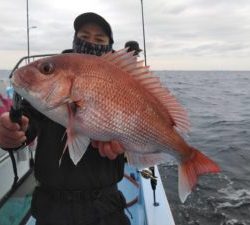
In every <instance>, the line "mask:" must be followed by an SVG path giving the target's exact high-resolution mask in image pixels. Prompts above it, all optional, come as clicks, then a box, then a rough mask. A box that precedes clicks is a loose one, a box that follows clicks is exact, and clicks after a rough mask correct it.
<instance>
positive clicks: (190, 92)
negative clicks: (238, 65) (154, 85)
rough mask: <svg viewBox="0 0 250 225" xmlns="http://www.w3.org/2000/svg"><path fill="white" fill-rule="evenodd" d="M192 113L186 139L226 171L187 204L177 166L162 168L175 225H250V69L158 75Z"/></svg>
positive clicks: (203, 183)
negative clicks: (180, 190)
mask: <svg viewBox="0 0 250 225" xmlns="http://www.w3.org/2000/svg"><path fill="white" fill-rule="evenodd" d="M155 73H156V74H157V75H159V76H160V78H161V80H162V82H163V83H164V84H165V85H166V86H167V87H168V88H169V89H170V90H171V91H172V93H173V94H174V95H175V96H176V97H177V99H178V100H179V102H181V103H182V105H183V106H184V107H185V108H186V109H187V111H188V114H189V118H190V122H191V132H189V133H188V135H186V136H185V139H186V140H187V141H188V143H189V144H191V145H193V146H194V147H196V148H198V149H199V150H200V151H202V152H203V153H205V154H206V155H207V156H209V157H211V158H212V159H213V160H214V161H216V162H217V163H218V164H219V165H220V167H221V170H222V171H221V173H220V174H218V175H210V174H209V175H205V176H202V177H200V179H199V182H198V185H197V187H196V188H195V190H194V191H193V193H192V194H191V195H190V196H189V197H188V199H187V200H186V202H185V203H184V204H182V203H181V202H180V200H179V198H178V193H177V179H178V175H177V166H176V165H174V164H172V163H169V164H168V165H167V164H166V165H165V164H164V165H160V166H159V170H160V174H161V177H162V180H163V183H164V188H165V191H166V193H167V197H168V199H169V202H170V206H171V209H172V212H173V215H174V219H175V222H176V225H250V71H245V72H239V71H234V72H233V71H230V72H227V71H223V72H222V71H206V72H204V71H188V72H187V71H161V72H155Z"/></svg>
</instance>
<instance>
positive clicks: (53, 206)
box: [0, 13, 130, 225]
mask: <svg viewBox="0 0 250 225" xmlns="http://www.w3.org/2000/svg"><path fill="white" fill-rule="evenodd" d="M74 29H75V35H74V40H73V49H72V51H73V52H76V53H86V54H93V55H97V56H100V55H101V54H103V53H106V52H109V51H112V46H113V36H112V30H111V27H110V25H109V24H108V22H107V21H106V20H105V19H104V18H102V17H101V16H99V15H97V14H95V13H84V14H81V15H79V16H78V17H77V18H76V19H75V21H74ZM67 52H69V51H66V53H67ZM23 108H24V115H25V116H23V117H22V119H21V123H20V124H21V125H19V124H17V123H12V122H11V121H10V119H9V114H8V113H5V114H3V115H2V116H1V117H0V147H2V148H18V147H19V146H20V145H22V143H24V142H25V141H26V143H29V142H30V141H32V140H33V139H34V138H35V137H36V136H37V149H36V158H35V177H36V179H37V181H38V186H37V187H36V189H35V191H34V194H33V199H32V208H31V212H32V215H33V216H34V217H35V218H36V220H37V222H36V224H37V225H85V224H88V225H106V224H107V225H112V224H120V225H123V224H124V225H127V224H130V222H129V220H128V218H127V217H126V215H125V213H124V208H125V207H126V202H125V199H124V197H123V195H122V193H121V192H119V191H118V190H117V186H116V184H117V183H118V182H119V181H120V180H121V179H122V177H123V170H124V156H123V154H122V153H123V152H124V151H123V149H122V147H121V146H120V145H119V143H117V142H115V141H111V142H100V141H93V142H92V145H89V147H88V150H87V151H86V153H85V155H84V156H83V158H82V159H81V161H80V162H79V163H78V164H77V166H75V165H74V164H73V162H72V161H71V159H70V157H69V154H68V152H67V151H66V153H65V154H64V156H63V158H62V161H61V165H60V166H59V158H60V156H61V154H62V151H63V149H64V145H65V142H66V138H65V135H64V133H65V128H64V127H62V126H61V125H59V124H57V123H54V122H53V121H51V120H50V119H48V118H47V117H45V116H44V115H42V114H41V113H39V112H38V111H36V110H35V109H34V108H32V107H31V106H30V105H29V104H28V103H27V102H25V101H24V102H23ZM27 127H28V129H27ZM25 131H26V132H25ZM62 139H63V141H62ZM95 147H98V149H97V148H95Z"/></svg>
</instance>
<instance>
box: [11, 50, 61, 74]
mask: <svg viewBox="0 0 250 225" xmlns="http://www.w3.org/2000/svg"><path fill="white" fill-rule="evenodd" d="M53 55H57V54H56V53H49V54H38V55H31V56H24V57H22V58H21V59H20V60H19V61H18V62H17V64H16V65H15V66H14V68H13V69H12V70H11V72H10V75H9V78H11V77H12V75H13V72H14V71H15V70H16V69H18V68H19V66H20V65H22V63H25V64H28V63H29V62H30V61H34V60H36V59H39V58H44V57H49V56H53Z"/></svg>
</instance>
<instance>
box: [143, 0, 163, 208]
mask: <svg viewBox="0 0 250 225" xmlns="http://www.w3.org/2000/svg"><path fill="white" fill-rule="evenodd" d="M141 16H142V31H143V46H144V63H145V66H147V52H146V35H145V26H144V11H143V0H141ZM149 170H150V171H151V178H150V183H151V188H152V190H153V199H154V203H153V205H154V206H159V205H160V204H159V203H158V202H157V201H156V186H157V179H156V178H157V177H156V176H155V167H154V166H151V167H149Z"/></svg>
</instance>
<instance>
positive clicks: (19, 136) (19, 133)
mask: <svg viewBox="0 0 250 225" xmlns="http://www.w3.org/2000/svg"><path fill="white" fill-rule="evenodd" d="M28 123H29V119H28V118H27V117H26V116H22V118H21V125H19V124H18V123H13V122H12V121H11V120H10V116H9V112H5V113H3V114H2V115H1V116H0V147H1V148H17V147H19V146H21V145H22V144H23V143H24V142H25V140H26V136H25V131H26V130H27V128H28Z"/></svg>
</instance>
